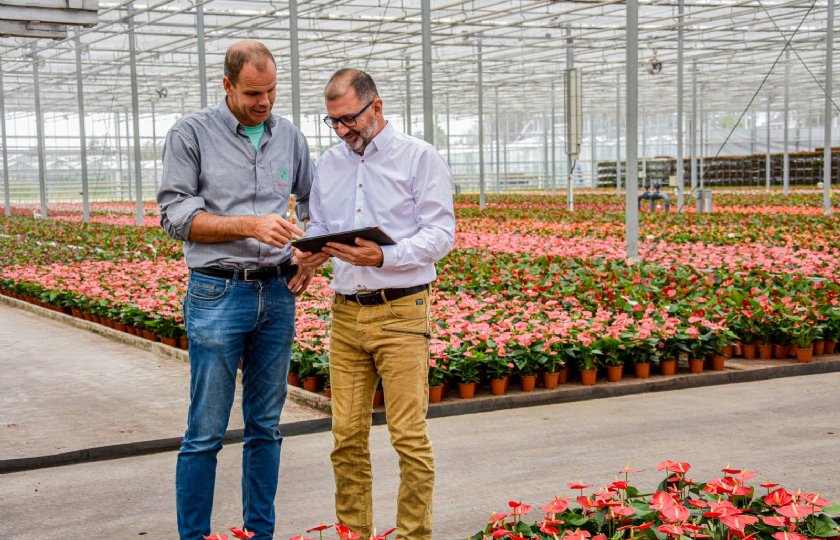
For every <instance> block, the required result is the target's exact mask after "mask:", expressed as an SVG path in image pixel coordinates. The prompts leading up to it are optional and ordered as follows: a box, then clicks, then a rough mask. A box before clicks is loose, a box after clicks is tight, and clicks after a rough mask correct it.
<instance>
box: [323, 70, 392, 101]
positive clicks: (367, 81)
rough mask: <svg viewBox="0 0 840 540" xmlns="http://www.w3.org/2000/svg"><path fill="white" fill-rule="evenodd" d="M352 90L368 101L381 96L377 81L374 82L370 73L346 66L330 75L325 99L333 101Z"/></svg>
mask: <svg viewBox="0 0 840 540" xmlns="http://www.w3.org/2000/svg"><path fill="white" fill-rule="evenodd" d="M351 90H352V91H354V92H355V94H356V97H357V98H359V100H360V101H364V102H368V101H371V100H372V99H374V98H377V97H379V92H378V91H377V90H376V83H375V82H373V78H372V77H371V76H370V75H368V74H367V73H365V72H364V71H362V70H360V69H353V68H344V69H339V70H338V71H336V72H335V73H333V76H332V77H330V81H329V82H328V83H327V87H326V88H325V89H324V99H325V100H327V101H333V100H334V99H338V98H340V97H342V96H344V95H345V94H347V92H349V91H351Z"/></svg>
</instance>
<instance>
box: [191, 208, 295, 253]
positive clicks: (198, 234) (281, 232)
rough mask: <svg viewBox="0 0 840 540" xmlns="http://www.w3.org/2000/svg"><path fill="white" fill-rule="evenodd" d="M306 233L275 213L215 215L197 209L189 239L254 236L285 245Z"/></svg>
mask: <svg viewBox="0 0 840 540" xmlns="http://www.w3.org/2000/svg"><path fill="white" fill-rule="evenodd" d="M304 234H305V233H304V232H303V231H302V230H300V229H298V228H297V227H296V226H295V225H294V224H293V223H291V222H289V221H286V220H285V219H283V218H282V217H280V216H279V215H277V214H268V215H267V216H218V215H215V214H211V213H209V212H199V213H198V214H196V216H195V217H194V218H193V221H192V226H191V227H190V240H192V241H193V242H202V243H208V244H210V243H216V242H232V241H234V240H242V239H243V238H254V239H256V240H257V241H259V242H262V243H264V244H268V245H271V246H275V247H278V248H281V249H282V248H284V247H286V244H288V243H289V241H290V240H291V239H292V238H296V237H300V236H303V235H304Z"/></svg>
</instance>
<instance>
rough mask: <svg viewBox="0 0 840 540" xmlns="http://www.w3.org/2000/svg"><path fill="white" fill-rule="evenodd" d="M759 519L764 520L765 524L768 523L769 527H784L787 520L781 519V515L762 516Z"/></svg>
mask: <svg viewBox="0 0 840 540" xmlns="http://www.w3.org/2000/svg"><path fill="white" fill-rule="evenodd" d="M761 521H763V522H764V524H765V525H770V526H771V527H786V526H787V522H786V521H785V520H784V519H782V517H781V516H763V517H762V518H761Z"/></svg>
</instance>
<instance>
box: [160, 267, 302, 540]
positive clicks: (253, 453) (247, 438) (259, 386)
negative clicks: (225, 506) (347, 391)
mask: <svg viewBox="0 0 840 540" xmlns="http://www.w3.org/2000/svg"><path fill="white" fill-rule="evenodd" d="M294 316H295V297H294V295H293V294H292V292H291V291H289V289H288V287H287V284H286V280H285V278H276V279H271V280H263V281H242V280H240V279H238V276H237V278H236V279H223V278H216V277H211V276H207V275H204V274H200V273H198V272H194V271H193V272H191V273H190V282H189V287H188V289H187V296H186V298H185V299H184V322H185V326H186V329H187V336H188V337H189V342H190V409H189V416H188V418H187V429H186V432H185V433H184V440H183V442H182V443H181V450H180V452H179V453H178V463H177V467H176V473H175V491H176V501H177V510H178V532H179V534H180V538H181V540H201V538H202V536H204V535H209V534H211V530H210V514H211V512H212V509H213V489H214V486H215V481H216V454H217V453H218V452H219V450H221V449H222V438H223V437H224V434H225V431H226V430H227V426H228V420H229V419H230V411H231V407H232V405H233V399H234V389H235V387H236V369H237V365H238V363H239V361H240V359H241V360H242V416H243V418H244V423H245V429H244V447H243V450H242V517H243V520H244V524H243V526H244V527H246V528H247V529H248V530H249V531H254V532H255V533H257V534H256V536H254V540H268V539H270V538H272V537H273V535H274V496H275V494H276V491H277V475H278V471H279V468H280V445H281V443H282V440H283V437H282V436H281V435H280V428H279V423H280V412H281V410H282V409H283V403H284V402H285V400H286V390H287V388H286V378H287V375H288V372H289V358H290V355H291V348H292V341H293V340H294V335H295V318H294ZM224 525H225V528H227V526H228V525H232V524H224Z"/></svg>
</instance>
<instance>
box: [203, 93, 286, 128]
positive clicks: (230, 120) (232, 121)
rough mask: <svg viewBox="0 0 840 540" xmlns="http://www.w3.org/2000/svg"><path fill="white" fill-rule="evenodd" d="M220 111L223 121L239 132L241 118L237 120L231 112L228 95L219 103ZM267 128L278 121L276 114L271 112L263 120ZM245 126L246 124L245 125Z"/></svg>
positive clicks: (218, 108)
mask: <svg viewBox="0 0 840 540" xmlns="http://www.w3.org/2000/svg"><path fill="white" fill-rule="evenodd" d="M216 110H218V111H219V115H220V116H221V117H222V122H224V123H225V125H226V126H227V127H228V128H229V129H230V130H231V131H232V132H234V133H238V132H239V126H240V123H239V120H237V118H236V116H234V115H233V113H232V112H230V108H229V107H228V104H227V97H225V98H223V99H222V102H221V103H219V106H218V107H217V109H216ZM263 123H264V124H265V126H266V127H267V128H272V127H274V125H275V124H276V123H277V119H276V118H274V114H273V113H272V114H269V115H268V119H267V120H266V121H265V122H263ZM243 127H244V126H243Z"/></svg>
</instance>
